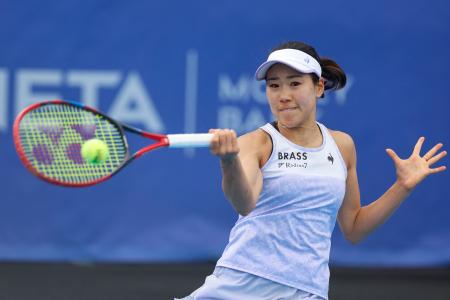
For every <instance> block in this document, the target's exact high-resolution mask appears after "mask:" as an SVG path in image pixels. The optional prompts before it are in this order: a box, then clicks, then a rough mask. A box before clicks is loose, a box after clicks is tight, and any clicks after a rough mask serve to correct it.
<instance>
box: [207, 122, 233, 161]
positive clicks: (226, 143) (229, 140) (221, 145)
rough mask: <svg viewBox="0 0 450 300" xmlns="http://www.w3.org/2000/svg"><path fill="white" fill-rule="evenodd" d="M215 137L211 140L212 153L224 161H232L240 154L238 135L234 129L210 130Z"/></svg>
mask: <svg viewBox="0 0 450 300" xmlns="http://www.w3.org/2000/svg"><path fill="white" fill-rule="evenodd" d="M209 133H213V134H214V136H213V138H212V140H211V147H210V148H211V152H212V153H213V154H215V155H217V156H219V157H221V158H222V159H230V158H233V157H235V156H236V155H237V153H238V152H239V147H238V142H237V135H236V132H235V131H234V130H232V129H210V130H209Z"/></svg>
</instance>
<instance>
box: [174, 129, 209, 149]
mask: <svg viewBox="0 0 450 300" xmlns="http://www.w3.org/2000/svg"><path fill="white" fill-rule="evenodd" d="M212 137H213V134H211V133H186V134H168V135H167V138H168V139H169V147H171V148H191V147H192V148H193V147H209V145H210V144H211V139H212Z"/></svg>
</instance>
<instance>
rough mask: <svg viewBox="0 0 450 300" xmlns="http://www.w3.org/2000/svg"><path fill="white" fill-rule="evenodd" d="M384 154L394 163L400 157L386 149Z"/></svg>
mask: <svg viewBox="0 0 450 300" xmlns="http://www.w3.org/2000/svg"><path fill="white" fill-rule="evenodd" d="M386 153H387V154H388V155H389V157H390V158H392V160H393V161H394V163H396V162H397V161H399V160H400V157H398V155H397V153H395V151H394V150H392V149H389V148H388V149H386Z"/></svg>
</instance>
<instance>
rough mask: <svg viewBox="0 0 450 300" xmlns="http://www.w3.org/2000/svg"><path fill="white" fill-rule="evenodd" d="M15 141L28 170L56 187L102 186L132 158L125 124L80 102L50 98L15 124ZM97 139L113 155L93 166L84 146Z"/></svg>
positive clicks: (28, 111) (22, 114) (24, 111)
mask: <svg viewBox="0 0 450 300" xmlns="http://www.w3.org/2000/svg"><path fill="white" fill-rule="evenodd" d="M13 138H14V143H15V146H16V150H17V153H18V155H19V157H20V160H21V161H22V163H23V164H24V165H25V167H26V168H27V169H28V170H29V171H30V172H32V173H33V174H34V175H36V176H38V177H39V178H41V179H43V180H45V181H47V182H50V183H53V184H57V185H63V186H70V187H83V186H90V185H94V184H97V183H100V182H102V181H105V180H107V179H108V178H110V177H111V176H112V175H114V174H115V173H116V172H118V171H119V170H120V169H121V168H122V167H123V166H124V165H125V164H126V163H127V162H128V161H129V160H130V154H129V149H128V143H127V140H126V137H125V134H124V130H123V128H122V126H121V125H120V124H119V123H118V122H116V121H115V120H113V119H111V118H109V117H108V116H106V115H104V114H102V113H100V112H98V111H97V110H95V109H93V108H91V107H88V106H85V105H82V104H81V103H77V102H71V101H63V100H50V101H44V102H39V103H36V104H33V105H30V106H28V107H27V108H25V109H24V110H23V111H22V112H21V113H20V114H19V115H18V116H17V118H16V119H15V121H14V127H13ZM94 138H95V139H99V140H102V141H103V142H105V143H106V145H107V146H108V150H109V157H108V158H107V159H106V161H105V162H103V163H101V164H92V163H88V162H86V161H85V160H84V159H83V157H82V156H81V147H82V145H83V143H84V142H85V141H87V140H90V139H94Z"/></svg>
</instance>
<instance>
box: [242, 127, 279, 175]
mask: <svg viewBox="0 0 450 300" xmlns="http://www.w3.org/2000/svg"><path fill="white" fill-rule="evenodd" d="M238 143H239V148H240V151H239V156H241V158H242V157H248V156H252V157H254V158H256V159H258V161H259V163H260V166H261V165H263V164H264V162H265V161H266V160H267V158H268V157H269V156H270V153H271V152H272V140H271V139H270V136H269V134H268V133H266V132H265V131H264V130H262V129H260V128H258V129H256V130H254V131H251V132H249V133H246V134H243V135H241V136H239V138H238Z"/></svg>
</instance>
